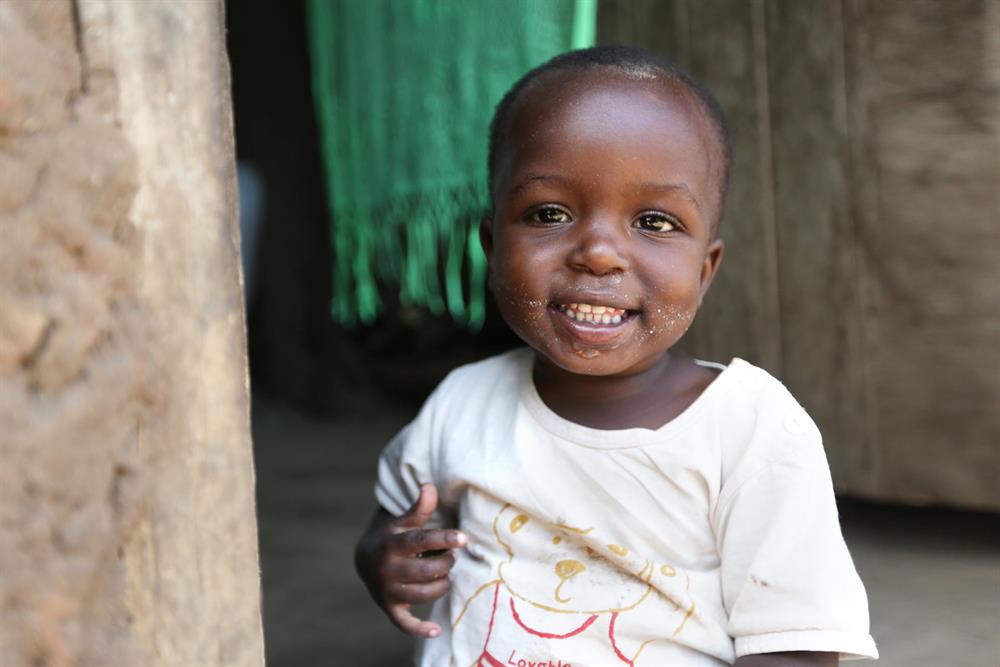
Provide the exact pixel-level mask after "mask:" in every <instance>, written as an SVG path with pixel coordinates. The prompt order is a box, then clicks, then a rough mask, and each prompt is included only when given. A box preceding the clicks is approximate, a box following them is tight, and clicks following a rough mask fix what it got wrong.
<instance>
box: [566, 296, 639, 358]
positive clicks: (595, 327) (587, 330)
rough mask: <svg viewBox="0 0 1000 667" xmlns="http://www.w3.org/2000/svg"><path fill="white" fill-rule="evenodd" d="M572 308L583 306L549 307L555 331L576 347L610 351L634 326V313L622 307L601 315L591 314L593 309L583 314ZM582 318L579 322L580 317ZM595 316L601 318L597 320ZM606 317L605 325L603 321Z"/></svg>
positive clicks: (606, 311)
mask: <svg viewBox="0 0 1000 667" xmlns="http://www.w3.org/2000/svg"><path fill="white" fill-rule="evenodd" d="M572 305H577V306H579V305H584V304H558V305H555V306H553V307H551V308H550V312H551V317H552V319H553V322H554V324H555V326H556V329H557V330H559V331H561V332H563V334H564V335H566V336H567V337H568V338H570V339H571V340H572V341H573V342H574V343H575V344H579V345H582V346H585V347H588V348H593V349H602V348H604V349H612V348H614V347H617V345H618V344H619V343H620V342H621V339H622V338H623V337H624V336H625V335H626V334H627V332H628V331H629V330H631V329H632V327H633V326H635V321H636V315H637V312H636V311H634V310H626V309H624V308H611V309H610V310H608V307H605V310H604V312H599V313H594V312H593V309H591V311H590V312H589V313H582V312H581V310H580V309H579V307H578V308H576V309H573V308H571V307H570V306H572ZM581 314H583V315H584V318H583V319H581V318H580V315H581ZM595 315H599V316H600V321H599V322H598V321H595V320H597V317H595ZM605 316H608V320H609V321H608V322H607V323H605V322H604V318H605Z"/></svg>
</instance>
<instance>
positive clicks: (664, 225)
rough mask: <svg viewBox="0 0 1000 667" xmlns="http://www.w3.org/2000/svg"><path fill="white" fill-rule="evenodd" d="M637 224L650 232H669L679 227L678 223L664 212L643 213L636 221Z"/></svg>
mask: <svg viewBox="0 0 1000 667" xmlns="http://www.w3.org/2000/svg"><path fill="white" fill-rule="evenodd" d="M635 226H636V227H638V228H639V229H644V230H646V231H649V232H669V231H672V230H674V229H677V227H678V225H677V223H676V222H675V221H674V220H673V219H671V218H669V217H668V216H666V215H664V214H662V213H643V214H642V215H640V216H639V218H638V219H637V220H636V221H635Z"/></svg>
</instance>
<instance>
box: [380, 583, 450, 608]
mask: <svg viewBox="0 0 1000 667" xmlns="http://www.w3.org/2000/svg"><path fill="white" fill-rule="evenodd" d="M449 588H451V580H450V579H448V578H447V577H445V578H443V579H437V580H436V581H425V582H421V583H416V584H404V583H393V584H390V585H389V587H388V590H387V591H386V597H388V598H389V599H390V600H392V601H393V602H394V603H396V602H410V603H412V602H431V601H433V600H437V599H438V598H439V597H441V596H442V595H444V594H445V593H447V592H448V589H449Z"/></svg>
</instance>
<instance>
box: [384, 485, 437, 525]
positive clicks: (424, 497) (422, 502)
mask: <svg viewBox="0 0 1000 667" xmlns="http://www.w3.org/2000/svg"><path fill="white" fill-rule="evenodd" d="M437 505H438V493H437V487H436V486H434V485H433V484H423V485H421V487H420V496H419V497H418V498H417V502H415V503H413V507H411V508H410V509H409V511H408V512H407V513H406V514H404V515H403V516H401V517H399V518H398V519H396V521H395V522H394V523H395V524H396V526H398V527H401V528H423V526H424V524H425V523H427V521H428V520H429V519H430V518H431V515H432V514H434V510H436V509H437Z"/></svg>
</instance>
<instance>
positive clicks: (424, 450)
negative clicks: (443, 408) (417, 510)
mask: <svg viewBox="0 0 1000 667" xmlns="http://www.w3.org/2000/svg"><path fill="white" fill-rule="evenodd" d="M439 403H440V387H439V388H438V390H436V391H435V392H434V393H433V394H431V396H430V398H428V399H427V402H426V403H425V404H424V406H423V407H422V408H421V410H420V413H419V414H418V415H417V418H416V419H414V420H413V421H412V422H410V423H409V424H408V425H407V426H405V427H404V428H403V430H401V431H400V432H399V433H397V434H396V436H395V437H393V439H392V440H390V441H389V444H388V445H386V447H385V449H384V450H382V454H381V456H380V457H379V461H378V477H377V478H376V481H375V498H376V499H377V500H378V503H379V505H381V506H382V507H383V508H384V509H385V510H386V511H388V512H389V513H390V514H392V515H394V516H400V515H402V514H405V513H406V512H407V511H409V509H410V507H412V506H413V504H414V503H415V502H416V501H417V498H418V497H419V496H420V486H421V485H422V484H426V483H428V482H429V483H432V484H435V485H436V486H437V488H438V495H439V498H440V497H441V493H442V490H443V489H442V480H441V479H439V478H438V477H439V476H438V475H437V474H436V470H437V466H436V465H435V459H436V456H437V452H438V448H439V441H440V434H439V433H438V430H439V429H438V428H437V427H436V425H437V424H438V423H439V422H440V421H441V420H440V415H439V414H438V411H439V408H440V406H439ZM448 523H450V522H449V521H447V520H446V519H445V513H444V511H443V509H442V507H441V504H440V501H439V505H438V512H435V515H434V517H432V519H431V520H430V521H429V522H428V524H427V527H428V528H432V527H440V526H443V525H446V524H448Z"/></svg>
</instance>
